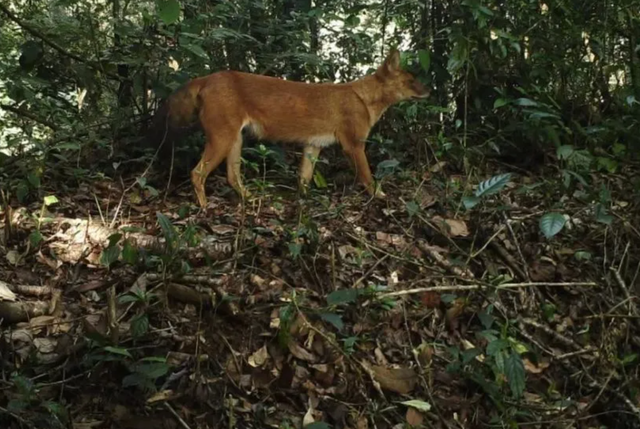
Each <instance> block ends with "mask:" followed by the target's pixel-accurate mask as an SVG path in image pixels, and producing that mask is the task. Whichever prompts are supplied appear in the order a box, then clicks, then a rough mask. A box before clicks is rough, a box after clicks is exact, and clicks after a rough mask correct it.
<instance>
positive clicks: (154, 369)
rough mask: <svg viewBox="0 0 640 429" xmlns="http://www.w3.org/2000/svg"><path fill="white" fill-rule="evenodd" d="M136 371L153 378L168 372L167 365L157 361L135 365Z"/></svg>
mask: <svg viewBox="0 0 640 429" xmlns="http://www.w3.org/2000/svg"><path fill="white" fill-rule="evenodd" d="M136 372H137V373H138V374H142V375H144V376H145V377H147V378H150V379H152V380H155V379H156V378H158V377H162V376H163V375H165V374H166V373H167V372H169V365H167V364H166V363H162V362H157V363H145V364H142V365H137V367H136Z"/></svg>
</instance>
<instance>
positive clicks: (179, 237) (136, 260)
mask: <svg viewBox="0 0 640 429" xmlns="http://www.w3.org/2000/svg"><path fill="white" fill-rule="evenodd" d="M180 212H181V213H182V214H183V215H184V214H185V213H183V212H184V210H182V208H181V210H180ZM156 217H157V220H158V224H159V225H160V229H161V231H162V235H163V238H164V243H163V245H162V246H161V248H160V249H157V250H154V251H147V250H144V249H139V248H137V247H136V246H135V245H134V244H133V240H131V239H130V238H129V237H127V234H128V233H133V232H143V230H141V229H140V228H137V227H125V228H122V230H121V231H122V232H117V233H115V234H112V235H110V236H109V237H108V245H107V246H106V247H105V248H104V249H103V250H102V253H101V255H100V262H101V264H102V265H103V266H105V267H106V268H111V267H112V266H113V265H114V264H115V263H117V262H123V263H125V264H129V265H132V266H138V265H141V266H143V267H145V268H154V267H160V269H161V270H162V271H163V272H164V273H168V272H174V273H179V274H186V273H188V272H190V271H191V266H190V265H189V262H188V258H186V257H185V251H186V250H187V249H188V248H191V247H195V246H197V245H198V243H199V242H200V239H201V234H200V231H199V229H198V228H197V227H196V226H195V225H194V224H191V223H189V224H188V225H187V226H185V227H184V228H183V229H178V228H176V227H175V226H174V225H173V224H172V223H171V221H170V220H169V218H168V217H167V216H166V215H164V214H162V213H160V212H157V213H156Z"/></svg>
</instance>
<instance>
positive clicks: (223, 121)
mask: <svg viewBox="0 0 640 429" xmlns="http://www.w3.org/2000/svg"><path fill="white" fill-rule="evenodd" d="M428 94H429V91H428V90H427V89H426V88H425V86H423V85H422V83H420V81H418V80H417V79H416V78H415V77H414V76H413V75H412V74H411V73H409V72H407V71H404V70H402V69H401V67H400V54H399V52H398V51H397V50H393V51H391V52H390V54H389V55H388V56H387V58H386V59H385V60H384V62H383V64H381V65H380V66H379V67H378V69H377V70H376V71H375V73H373V74H371V75H368V76H365V77H363V78H361V79H358V80H355V81H352V82H349V83H342V84H334V83H319V84H312V83H303V82H291V81H286V80H283V79H278V78H274V77H268V76H261V75H255V74H250V73H241V72H236V71H221V72H217V73H213V74H210V75H208V76H205V77H200V78H196V79H193V80H191V81H189V82H188V83H186V84H185V85H184V86H183V87H182V88H180V89H178V90H176V91H175V92H174V93H173V94H171V96H169V98H168V99H167V100H166V101H165V102H164V104H163V106H162V107H161V108H160V110H159V111H158V112H157V113H156V116H155V118H154V125H153V127H152V130H151V132H152V133H153V135H155V140H160V141H158V142H156V143H160V144H174V142H173V141H170V140H171V139H172V138H175V137H174V136H176V135H178V134H179V133H176V130H180V129H181V128H184V127H189V126H192V125H193V124H194V123H196V122H199V124H200V126H201V127H202V129H203V130H204V133H205V135H206V144H205V147H204V152H203V154H202V157H201V159H200V162H199V163H198V165H196V167H195V168H194V169H193V170H192V172H191V181H192V182H193V187H194V189H195V193H196V197H197V199H198V203H199V204H200V206H201V207H202V208H206V205H207V198H206V194H205V181H206V180H207V177H208V176H209V174H210V173H211V172H212V171H213V170H214V169H215V168H216V167H217V166H218V165H219V164H220V163H221V162H222V161H223V160H226V161H227V180H228V181H229V184H230V185H231V186H232V187H233V188H234V189H235V190H236V192H238V194H240V196H241V197H245V196H247V195H248V193H247V192H246V190H245V188H244V186H243V185H242V178H241V175H240V162H241V159H240V153H241V150H242V130H243V129H245V130H248V131H250V132H251V133H252V134H254V135H255V136H256V137H258V138H262V139H266V140H271V141H275V142H285V143H299V144H302V145H303V156H302V161H301V165H300V179H299V182H300V185H301V186H302V187H303V189H304V188H305V187H306V185H308V183H309V181H310V180H311V178H312V176H313V168H314V164H315V160H316V159H317V157H318V155H319V154H320V151H321V149H322V148H324V147H326V146H329V145H331V144H333V143H335V142H338V143H340V145H341V146H342V149H343V150H344V152H345V154H346V156H347V157H348V159H349V160H350V161H351V164H352V166H353V167H354V169H355V171H356V175H357V177H358V180H359V181H360V182H361V183H362V184H363V185H364V186H365V188H366V189H367V191H368V192H369V193H371V194H372V195H375V196H379V197H382V196H384V193H383V192H382V190H381V189H380V188H379V187H377V188H376V186H375V184H374V180H373V177H372V175H371V170H370V168H369V163H368V161H367V156H366V154H365V141H366V139H367V137H368V135H369V132H370V130H371V128H372V127H373V125H374V124H375V123H376V122H377V121H378V120H379V119H380V116H381V115H382V114H383V113H384V112H385V111H386V110H387V109H388V108H389V107H390V106H391V105H393V104H395V103H397V102H400V101H403V100H408V99H412V98H423V97H426V96H427V95H428Z"/></svg>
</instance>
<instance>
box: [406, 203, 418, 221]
mask: <svg viewBox="0 0 640 429" xmlns="http://www.w3.org/2000/svg"><path fill="white" fill-rule="evenodd" d="M405 208H406V209H407V214H408V215H409V217H410V218H412V217H414V216H415V215H417V214H418V212H420V206H419V205H418V203H416V202H415V201H409V202H408V203H406V204H405Z"/></svg>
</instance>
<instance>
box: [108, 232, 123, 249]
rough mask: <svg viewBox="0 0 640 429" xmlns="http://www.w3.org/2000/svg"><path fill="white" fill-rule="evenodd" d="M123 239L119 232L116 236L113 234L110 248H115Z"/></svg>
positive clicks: (110, 239) (110, 237) (110, 238)
mask: <svg viewBox="0 0 640 429" xmlns="http://www.w3.org/2000/svg"><path fill="white" fill-rule="evenodd" d="M121 238H122V234H120V233H119V232H116V233H115V234H111V235H110V236H109V247H111V246H115V245H116V244H118V241H120V239H121Z"/></svg>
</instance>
